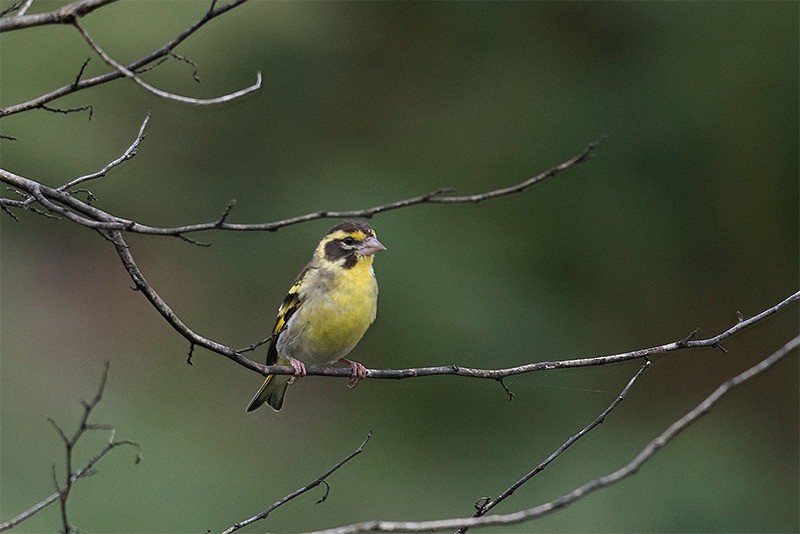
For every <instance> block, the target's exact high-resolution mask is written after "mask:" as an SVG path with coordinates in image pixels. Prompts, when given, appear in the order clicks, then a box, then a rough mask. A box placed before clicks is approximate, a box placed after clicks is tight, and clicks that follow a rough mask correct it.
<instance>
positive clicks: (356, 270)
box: [247, 220, 386, 412]
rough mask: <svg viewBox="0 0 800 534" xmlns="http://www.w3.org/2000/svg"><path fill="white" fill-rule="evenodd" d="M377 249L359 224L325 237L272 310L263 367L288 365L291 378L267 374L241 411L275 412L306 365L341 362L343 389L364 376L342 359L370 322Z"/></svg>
mask: <svg viewBox="0 0 800 534" xmlns="http://www.w3.org/2000/svg"><path fill="white" fill-rule="evenodd" d="M382 250H386V247H385V246H384V245H383V243H381V242H380V241H378V237H377V236H376V235H375V230H373V229H372V227H370V225H368V224H367V223H366V222H363V221H360V220H353V221H344V222H342V223H340V224H338V225H336V226H334V227H333V228H331V229H330V230H329V231H328V233H327V234H325V236H324V237H323V238H322V240H321V241H320V242H319V244H318V245H317V247H316V249H315V250H314V254H313V256H312V258H311V261H309V262H308V264H307V265H306V266H305V268H304V269H303V270H302V271H300V274H299V275H298V276H297V278H296V279H295V281H294V284H292V287H291V288H290V289H289V293H288V294H287V295H286V298H285V299H284V300H283V303H282V304H281V305H280V308H278V318H277V320H276V321H275V327H274V328H273V329H272V336H271V338H270V342H269V349H268V351H267V365H290V366H292V368H294V374H293V375H268V376H267V377H266V380H264V383H263V384H262V386H261V388H260V389H259V390H258V392H257V393H256V394H255V396H254V397H253V400H251V401H250V404H248V405H247V412H252V411H254V410H256V409H258V408H259V407H261V406H262V405H263V404H264V403H267V404H269V405H270V406H271V407H272V409H273V410H275V411H276V412H277V411H280V409H281V408H282V407H283V401H284V398H285V397H286V390H287V388H288V387H289V384H291V383H293V382H294V381H295V380H297V379H298V378H300V377H302V376H304V375H305V374H306V365H329V364H332V363H334V362H337V361H339V362H342V363H344V364H345V365H347V366H348V367H350V369H351V375H350V378H349V379H348V386H349V387H355V386H356V385H357V384H358V381H359V380H360V379H362V378H365V377H366V375H367V370H366V368H365V367H364V366H363V365H362V364H360V363H358V362H355V361H351V360H348V359H347V358H346V357H345V356H347V355H348V354H349V353H350V351H351V350H353V348H354V347H355V346H356V344H357V343H358V342H359V341H360V340H361V338H362V337H363V336H364V334H365V333H366V331H367V329H368V328H369V326H370V325H371V324H372V322H373V321H374V320H375V316H376V314H377V304H378V283H377V280H376V279H375V271H374V270H373V267H372V262H373V259H374V255H375V254H376V253H378V252H380V251H382Z"/></svg>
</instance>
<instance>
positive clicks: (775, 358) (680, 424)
mask: <svg viewBox="0 0 800 534" xmlns="http://www.w3.org/2000/svg"><path fill="white" fill-rule="evenodd" d="M798 347H800V336H797V337H795V338H794V339H792V340H791V341H789V342H788V343H786V344H785V345H784V346H783V347H781V348H780V349H778V350H777V351H776V352H774V353H773V354H772V355H770V356H769V357H767V358H766V359H764V360H762V361H761V362H759V363H758V364H756V365H755V366H753V367H751V368H750V369H748V370H747V371H745V372H743V373H741V374H739V375H737V376H735V377H733V378H731V379H729V380H727V381H725V382H723V383H722V385H720V386H719V387H718V388H717V389H716V390H715V391H714V392H713V393H712V394H711V395H709V396H708V397H707V398H706V399H705V400H704V401H703V402H701V403H700V404H698V405H697V406H696V407H695V408H693V409H692V410H691V411H689V412H688V413H687V414H686V415H684V416H683V417H681V418H680V419H678V420H677V421H675V422H674V423H673V424H672V425H670V426H669V427H668V428H667V429H666V430H664V432H662V433H661V434H660V435H659V436H658V437H657V438H655V439H654V440H653V441H651V442H650V443H649V444H648V445H647V446H646V447H645V448H644V449H642V451H641V452H640V453H639V454H637V455H636V457H635V458H634V459H633V460H631V461H630V462H629V463H628V464H627V465H625V466H624V467H622V468H620V469H618V470H616V471H614V472H613V473H609V474H608V475H605V476H603V477H600V478H597V479H594V480H591V481H589V482H587V483H585V484H583V485H582V486H579V487H577V488H575V489H574V490H572V491H571V492H569V493H567V494H566V495H563V496H562V497H559V498H558V499H555V500H553V501H550V502H547V503H544V504H540V505H539V506H535V507H533V508H528V509H526V510H520V511H518V512H514V513H510V514H499V515H489V516H483V517H469V518H457V519H440V520H434V521H365V522H363V523H355V524H352V525H347V526H343V527H338V528H332V529H328V530H320V531H315V532H314V533H313V534H356V533H358V532H431V531H438V530H453V529H460V528H471V527H484V526H490V525H515V524H520V523H524V522H526V521H530V520H532V519H536V518H538V517H542V516H544V515H546V514H548V513H550V512H553V511H555V510H558V509H560V508H563V507H565V506H567V505H569V504H572V503H573V502H575V501H577V500H579V499H581V498H582V497H585V496H586V495H588V494H589V493H592V492H594V491H597V490H599V489H601V488H604V487H606V486H610V485H612V484H616V483H617V482H619V481H621V480H623V479H625V478H627V477H629V476H630V475H633V474H634V473H636V472H637V471H638V470H639V469H640V468H641V467H642V465H643V464H644V463H645V462H647V460H649V459H650V458H652V457H653V455H654V454H656V453H657V452H658V451H659V450H661V449H662V448H663V447H664V446H665V445H667V444H668V443H669V442H670V441H672V440H673V439H675V438H676V437H677V436H678V434H680V433H681V432H683V431H684V430H686V428H688V427H689V426H690V425H692V424H693V423H694V422H696V421H697V420H698V419H699V418H700V417H701V416H703V415H705V414H706V413H708V412H709V411H710V410H711V408H712V407H713V406H714V405H715V404H716V403H717V402H719V400H720V399H721V398H722V397H723V396H725V394H726V393H728V392H729V391H730V390H731V389H733V388H734V387H736V386H739V385H741V384H743V383H744V382H747V381H748V380H750V379H751V378H753V377H754V376H756V375H758V374H760V373H762V372H764V371H766V370H767V369H769V368H770V367H772V366H773V365H774V364H776V363H777V362H779V361H780V360H781V359H783V358H784V357H786V356H787V355H788V354H789V353H791V352H792V351H793V350H795V349H797V348H798Z"/></svg>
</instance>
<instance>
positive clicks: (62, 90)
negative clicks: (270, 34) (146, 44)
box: [0, 0, 248, 117]
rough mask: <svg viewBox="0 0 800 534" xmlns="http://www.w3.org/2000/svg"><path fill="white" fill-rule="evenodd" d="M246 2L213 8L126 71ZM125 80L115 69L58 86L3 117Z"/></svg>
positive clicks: (55, 20)
mask: <svg viewBox="0 0 800 534" xmlns="http://www.w3.org/2000/svg"><path fill="white" fill-rule="evenodd" d="M96 1H101V0H96ZM102 1H104V3H110V2H111V1H114V0H102ZM247 1H248V0H232V1H231V2H229V3H227V4H224V5H222V6H219V7H216V6H215V7H213V8H212V9H210V10H209V11H207V12H206V13H204V15H203V17H202V18H200V20H198V21H197V22H195V23H194V24H192V25H191V26H189V27H188V28H187V29H186V30H184V31H183V32H181V33H180V34H179V35H178V36H176V37H175V38H173V39H172V40H170V41H169V42H168V43H166V44H165V45H164V46H162V47H161V48H159V49H158V50H155V51H153V52H151V53H150V54H148V55H146V56H144V57H142V58H140V59H138V60H136V61H134V62H133V63H130V64H128V65H127V66H126V68H127V69H128V70H129V71H132V72H136V71H137V70H138V69H140V68H141V67H143V66H145V65H148V64H150V63H151V62H153V61H156V60H158V59H160V58H162V57H165V56H167V55H168V54H169V53H170V52H172V50H174V49H175V47H176V46H178V45H179V44H181V43H182V42H183V41H185V40H186V39H187V38H189V37H190V36H191V35H192V34H194V33H195V32H196V31H197V30H199V29H200V28H201V27H203V26H204V25H205V24H206V23H207V22H209V21H210V20H212V19H214V18H216V17H218V16H220V15H222V14H224V13H227V12H228V11H230V10H231V9H234V8H236V7H238V6H240V5H241V4H243V3H245V2H247ZM78 3H80V4H83V3H85V2H76V4H78ZM71 5H73V4H70V6H71ZM68 7H69V6H65V8H63V9H66V8H68ZM96 7H100V6H96ZM96 7H95V8H96ZM53 13H57V12H53ZM82 14H85V13H82ZM49 15H52V14H49ZM29 16H32V15H29ZM37 16H38V15H37ZM15 18H16V17H15ZM72 20H73V19H72V18H69V19H63V18H61V17H58V16H51V17H48V18H47V21H46V22H42V24H64V23H70V24H71V23H72ZM0 31H2V21H0ZM123 77H125V75H124V74H123V73H122V72H120V71H119V70H117V69H114V70H113V71H111V72H107V73H105V74H102V75H99V76H95V77H93V78H87V79H85V80H81V81H80V82H79V83H77V84H75V83H71V84H69V85H65V86H63V87H59V88H58V89H55V90H53V91H50V92H49V93H45V94H43V95H40V96H38V97H36V98H33V99H31V100H28V101H26V102H21V103H19V104H15V105H12V106H7V107H5V108H0V117H4V116H7V115H13V114H15V113H21V112H23V111H27V110H29V109H34V108H38V107H41V105H42V104H46V103H48V102H52V101H53V100H56V99H58V98H61V97H63V96H66V95H68V94H72V93H74V92H76V91H80V90H83V89H86V88H89V87H94V86H95V85H100V84H103V83H107V82H110V81H112V80H117V79H119V78H123Z"/></svg>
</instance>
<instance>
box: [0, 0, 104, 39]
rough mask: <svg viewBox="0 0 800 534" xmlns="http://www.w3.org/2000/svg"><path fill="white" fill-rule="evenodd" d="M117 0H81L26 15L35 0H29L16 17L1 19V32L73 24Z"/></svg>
mask: <svg viewBox="0 0 800 534" xmlns="http://www.w3.org/2000/svg"><path fill="white" fill-rule="evenodd" d="M116 1H117V0H80V1H78V2H73V3H71V4H67V5H65V6H64V7H62V8H61V9H58V10H56V11H49V12H47V13H37V14H36V15H25V12H26V11H27V10H28V8H29V7H30V5H31V3H32V2H33V0H29V1H28V2H27V3H26V4H25V5H24V6H22V8H21V9H20V11H19V13H18V14H17V16H15V17H8V18H5V19H1V20H0V33H2V32H7V31H12V30H21V29H24V28H32V27H34V26H43V25H45V24H71V23H72V22H73V21H75V20H77V19H78V18H79V17H82V16H84V15H86V14H88V13H91V12H92V11H94V10H95V9H98V8H101V7H103V6H105V5H108V4H111V3H113V2H116Z"/></svg>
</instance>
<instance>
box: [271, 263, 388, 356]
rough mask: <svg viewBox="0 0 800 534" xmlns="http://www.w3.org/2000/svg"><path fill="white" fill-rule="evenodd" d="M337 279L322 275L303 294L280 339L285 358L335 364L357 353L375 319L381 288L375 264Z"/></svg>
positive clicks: (346, 273)
mask: <svg viewBox="0 0 800 534" xmlns="http://www.w3.org/2000/svg"><path fill="white" fill-rule="evenodd" d="M370 263H371V262H370ZM323 276H324V278H323ZM335 276H336V278H332V276H331V275H330V274H329V273H321V274H320V277H321V278H320V279H319V280H316V281H314V285H311V286H310V287H309V290H308V291H307V292H306V294H305V295H303V296H304V297H305V298H304V299H303V304H302V305H301V307H300V309H299V310H298V311H297V313H296V314H295V315H293V316H292V318H291V319H290V321H289V323H288V324H287V328H286V331H284V332H283V334H281V338H280V339H279V340H278V344H277V349H278V354H279V355H280V356H281V357H283V358H286V357H287V356H292V357H294V358H297V359H298V360H301V361H303V362H304V363H308V364H312V365H325V364H329V363H333V362H335V361H336V360H338V359H339V358H343V357H345V356H347V354H348V353H349V352H350V351H351V350H353V347H355V346H356V344H357V343H358V342H359V341H360V340H361V338H362V337H363V336H364V333H365V332H366V331H367V329H368V328H369V325H370V324H372V321H374V320H375V314H376V311H377V299H378V286H377V283H376V282H375V276H374V274H373V272H372V267H371V265H365V266H363V268H362V267H361V266H356V267H355V268H353V269H351V270H349V271H346V272H345V273H342V274H338V275H335Z"/></svg>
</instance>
